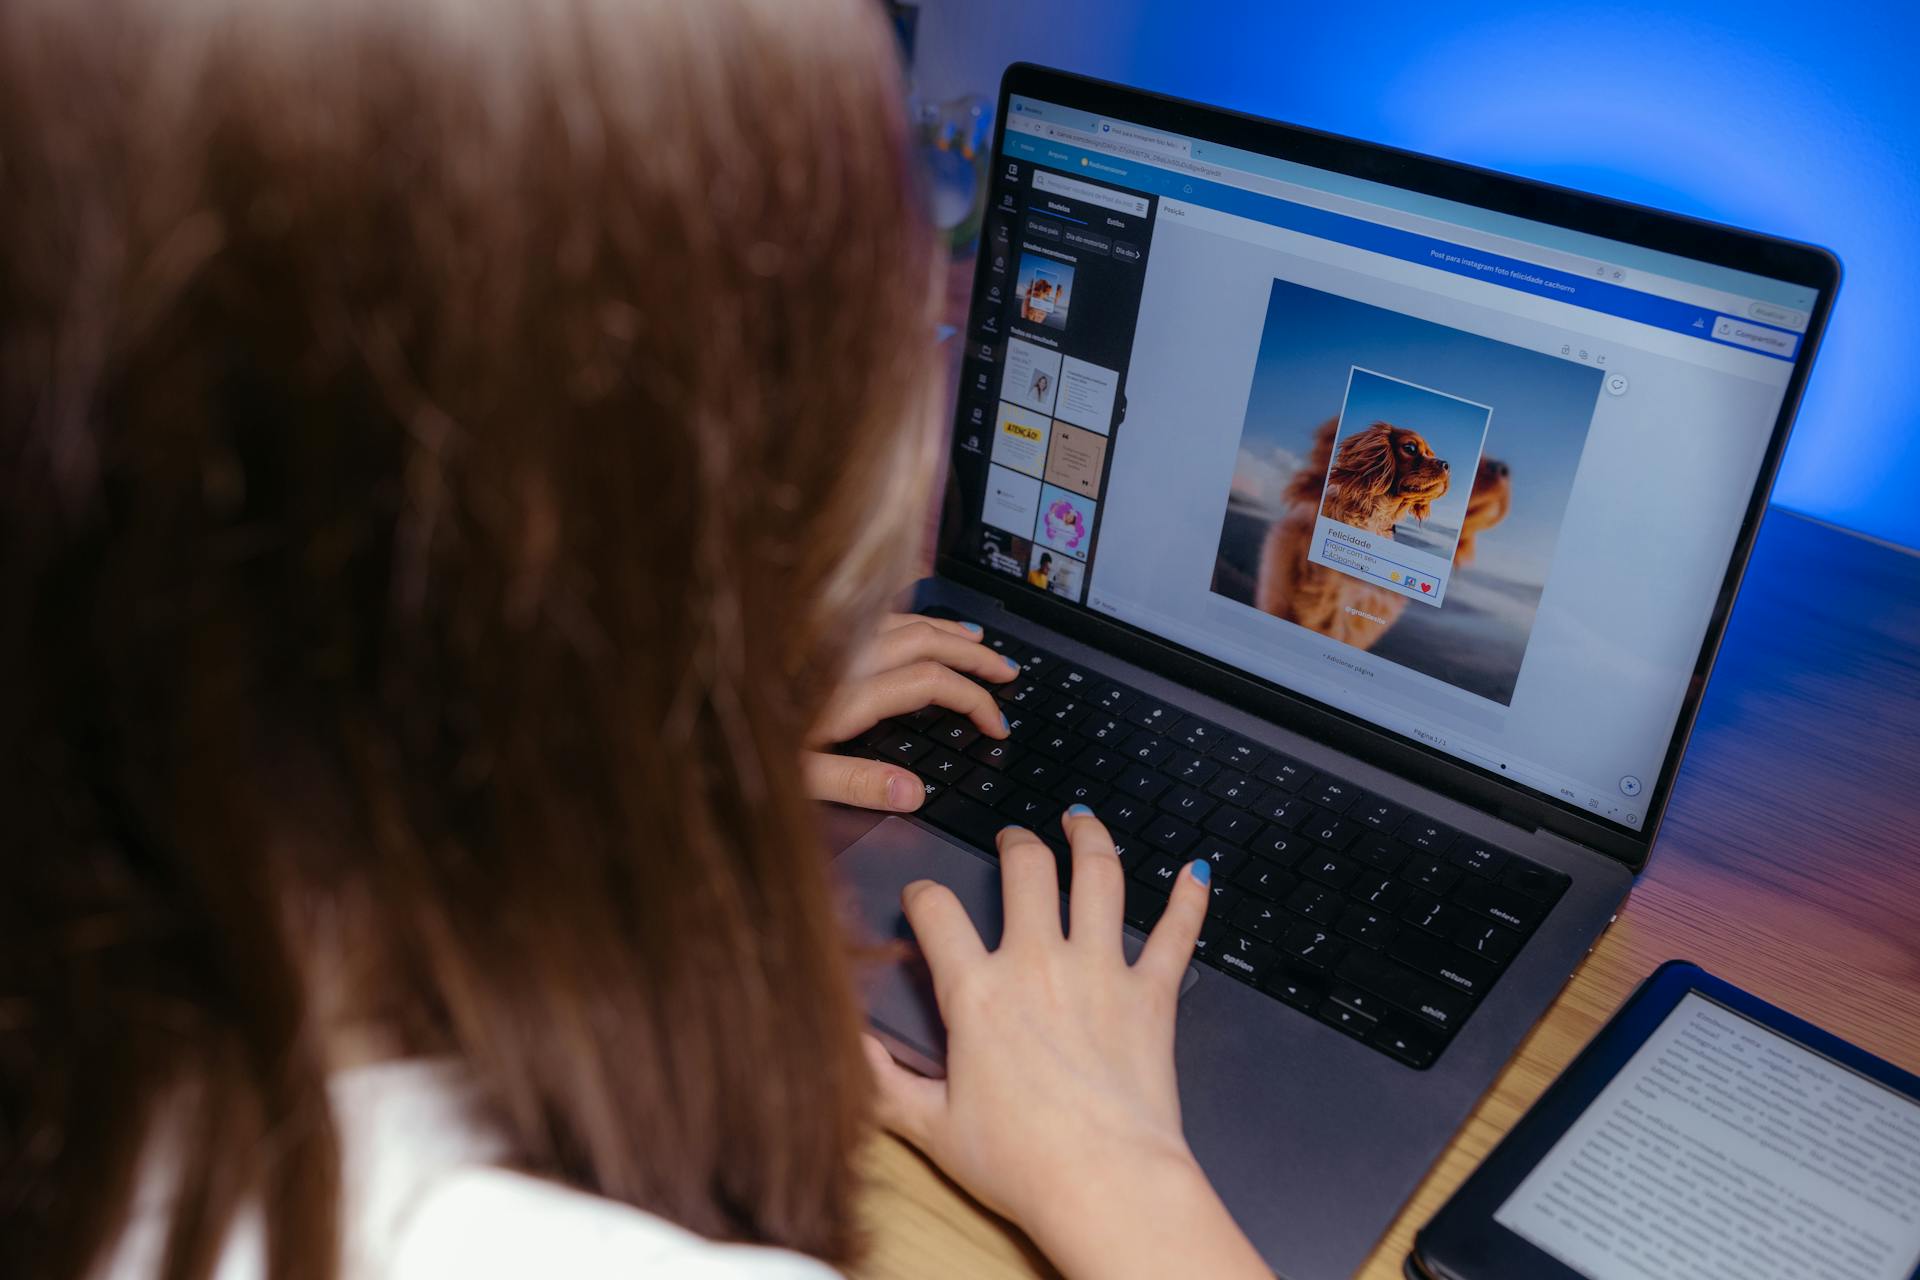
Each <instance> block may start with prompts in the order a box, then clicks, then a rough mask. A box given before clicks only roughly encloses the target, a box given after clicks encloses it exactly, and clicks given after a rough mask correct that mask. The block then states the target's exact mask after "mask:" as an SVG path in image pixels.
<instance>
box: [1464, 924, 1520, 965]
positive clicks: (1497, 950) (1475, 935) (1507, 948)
mask: <svg viewBox="0 0 1920 1280" xmlns="http://www.w3.org/2000/svg"><path fill="white" fill-rule="evenodd" d="M1453 940H1454V942H1455V943H1456V944H1457V945H1459V946H1460V947H1462V948H1464V949H1465V950H1468V951H1471V952H1473V954H1475V955H1477V956H1479V957H1480V958H1481V959H1482V960H1487V961H1491V962H1492V963H1494V964H1501V965H1503V964H1505V963H1506V962H1507V961H1509V960H1511V959H1513V956H1514V953H1515V952H1517V951H1518V950H1520V935H1519V934H1517V933H1515V932H1514V931H1513V930H1511V929H1508V928H1505V927H1503V926H1501V925H1497V924H1489V923H1487V922H1486V921H1485V920H1479V919H1475V918H1474V917H1472V916H1467V917H1466V918H1465V920H1464V921H1463V922H1462V924H1461V925H1460V927H1459V928H1458V929H1456V930H1455V931H1454V935H1453Z"/></svg>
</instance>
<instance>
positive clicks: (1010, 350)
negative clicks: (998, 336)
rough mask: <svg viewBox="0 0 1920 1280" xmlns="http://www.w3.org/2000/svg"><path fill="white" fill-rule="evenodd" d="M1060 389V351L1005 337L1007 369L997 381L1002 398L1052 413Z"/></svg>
mask: <svg viewBox="0 0 1920 1280" xmlns="http://www.w3.org/2000/svg"><path fill="white" fill-rule="evenodd" d="M1059 390H1060V353H1059V352H1058V351H1049V350H1047V349H1046V348H1045V347H1036V346H1035V345H1034V344H1033V343H1031V342H1022V341H1021V340H1020V339H1018V338H1009V339H1007V372H1006V376H1005V378H1004V379H1003V380H1002V381H1001V384H1000V395H1001V397H1002V398H1003V399H1006V400H1011V401H1013V403H1015V404H1017V405H1019V406H1021V407H1022V408H1025V409H1037V410H1039V411H1040V412H1041V413H1052V412H1053V402H1054V397H1055V396H1056V395H1058V394H1059Z"/></svg>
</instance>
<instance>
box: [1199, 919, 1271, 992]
mask: <svg viewBox="0 0 1920 1280" xmlns="http://www.w3.org/2000/svg"><path fill="white" fill-rule="evenodd" d="M1213 962H1214V964H1216V965H1217V966H1219V968H1220V970H1221V971H1222V972H1223V973H1230V974H1232V975H1233V976H1234V977H1236V978H1238V979H1240V980H1241V981H1242V982H1251V983H1253V984H1254V985H1255V986H1259V985H1260V983H1262V982H1263V981H1265V980H1266V978H1267V975H1268V974H1270V973H1272V972H1273V970H1274V968H1275V966H1277V965H1278V964H1279V963H1280V955H1279V953H1278V952H1276V951H1275V950H1274V949H1273V948H1272V947H1270V946H1268V945H1267V944H1265V943H1264V942H1258V941H1255V940H1254V939H1252V938H1249V937H1248V936H1247V935H1246V934H1244V933H1232V932H1229V933H1228V934H1227V936H1226V938H1225V939H1224V940H1223V941H1222V942H1221V944H1220V950H1219V951H1218V952H1217V953H1216V954H1215V955H1214V956H1213Z"/></svg>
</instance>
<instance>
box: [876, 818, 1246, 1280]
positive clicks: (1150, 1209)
mask: <svg viewBox="0 0 1920 1280" xmlns="http://www.w3.org/2000/svg"><path fill="white" fill-rule="evenodd" d="M1062 822H1063V825H1064V827H1065V829H1066V832H1067V837H1068V839H1069V841H1070V842H1071V844H1072V847H1073V893H1072V897H1071V901H1070V904H1069V928H1068V931H1067V933H1066V935H1065V936H1062V933H1061V928H1060V896H1059V882H1058V880H1057V878H1056V872H1055V869H1054V861H1053V855H1052V853H1051V852H1050V851H1049V850H1048V849H1047V847H1046V846H1045V845H1043V844H1042V843H1041V842H1040V840H1039V838H1038V837H1037V836H1035V835H1034V834H1033V833H1032V832H1030V831H1026V830H1023V829H1020V828H1016V827H1009V828H1008V829H1007V830H1005V831H1002V832H1001V833H1000V839H999V846H1000V867H1001V878H1002V883H1003V886H1004V894H1005V898H1006V929H1005V933H1004V935H1003V937H1002V939H1001V942H1000V946H999V949H998V950H995V951H992V952H989V951H987V949H986V948H985V947H984V946H983V945H982V943H981V941H980V935H979V933H978V932H976V931H975V929H974V927H973V923H972V921H970V920H969V919H968V918H967V915H966V912H965V910H964V909H963V908H962V907H961V905H960V903H959V900H958V899H957V898H955V897H954V896H953V894H952V893H951V892H950V891H948V890H947V889H946V888H944V887H942V886H940V885H937V884H933V883H930V882H928V881H917V882H915V883H914V884H911V885H909V886H907V888H906V890H905V892H904V893H903V894H902V895H901V902H902V905H903V906H904V907H905V909H906V913H907V918H908V920H909V921H910V922H911V923H912V925H913V931H914V935H915V937H916V938H917V939H918V940H919V944H920V949H921V951H922V952H923V953H924V954H925V956H926V960H927V965H928V968H929V969H930V970H931V972H932V975H933V983H934V992H935V995H936V997H937V999H938V1000H939V1003H940V1012H941V1016H942V1017H943V1018H944V1019H945V1021H946V1024H947V1078H946V1079H945V1080H944V1081H938V1080H928V1079H924V1078H922V1077H920V1076H918V1075H915V1074H913V1073H912V1072H909V1071H908V1070H906V1069H905V1068H904V1067H901V1066H900V1065H898V1064H897V1063H895V1062H894V1061H893V1060H892V1059H891V1058H890V1057H888V1056H887V1053H886V1050H885V1049H884V1048H882V1047H881V1045H880V1043H879V1042H878V1041H877V1040H874V1039H873V1038H872V1037H868V1039H867V1057H868V1059H869V1061H870V1063H871V1065H872V1067H873V1070H874V1074H875V1077H876V1080H877V1082H878V1085H879V1107H880V1116H881V1120H882V1122H883V1123H885V1124H886V1125H887V1127H888V1128H890V1129H892V1130H894V1131H895V1132H896V1133H898V1134H900V1135H901V1136H902V1137H904V1138H905V1139H906V1140H907V1141H909V1142H911V1143H913V1144H914V1145H915V1146H916V1147H918V1148H920V1150H921V1151H923V1152H925V1153H926V1154H927V1156H928V1157H929V1158H931V1159H932V1160H933V1161H934V1162H935V1163H936V1164H938V1165H939V1166H940V1167H941V1168H942V1169H944V1170H945V1171H946V1172H947V1173H948V1174H949V1175H951V1176H952V1177H953V1178H954V1179H955V1180H956V1181H958V1182H959V1183H960V1184H961V1185H962V1186H964V1187H966V1188H967V1190H969V1191H970V1192H972V1193H973V1194H974V1195H975V1196H977V1197H979V1199H980V1200H981V1201H983V1202H984V1203H985V1204H987V1205H988V1206H989V1207H991V1208H993V1209H994V1210H996V1211H998V1212H1000V1213H1002V1214H1004V1215H1006V1216H1007V1217H1009V1218H1012V1219H1013V1220H1014V1221H1015V1222H1018V1223H1019V1224H1020V1225H1021V1226H1023V1227H1024V1228H1026V1230H1027V1231H1028V1232H1029V1234H1031V1235H1032V1236H1033V1238H1034V1240H1035V1242H1036V1243H1037V1244H1039V1246H1040V1247H1041V1248H1042V1249H1043V1250H1045V1251H1046V1252H1047V1253H1048V1255H1049V1256H1050V1257H1052V1259H1053V1260H1054V1262H1055V1263H1056V1265H1058V1266H1060V1267H1061V1268H1062V1270H1064V1271H1066V1272H1067V1273H1068V1274H1069V1275H1088V1276H1093V1275H1098V1276H1101V1277H1103V1278H1104V1277H1124V1276H1134V1275H1138V1276H1168V1275H1206V1276H1210V1277H1236V1276H1241V1275H1247V1276H1265V1275H1267V1274H1269V1273H1268V1272H1267V1270H1266V1268H1265V1267H1264V1266H1263V1265H1262V1264H1261V1262H1260V1259H1259V1257H1258V1256H1257V1255H1256V1254H1255V1253H1254V1252H1253V1249H1252V1246H1250V1245H1249V1244H1248V1243H1247V1242H1246V1238H1245V1237H1244V1236H1243V1235H1241V1234H1240V1231H1239V1229H1238V1228H1237V1227H1235V1226H1234V1224H1233V1221H1232V1219H1231V1218H1230V1217H1228V1215H1227V1212H1226V1209H1225V1208H1224V1207H1223V1206H1222V1205H1221V1204H1220V1202H1219V1198H1218V1197H1217V1196H1216V1195H1215V1194H1214V1192H1213V1189H1212V1187H1211V1186H1210V1185H1208V1183H1207V1181H1206V1178H1205V1176H1204V1175H1203V1174H1202V1173H1201V1172H1200V1169H1199V1166H1198V1165H1197V1164H1196V1163H1195V1162H1194V1159H1193V1156H1192V1154H1191V1153H1190V1152H1189V1151H1188V1149H1187V1143H1186V1138H1185V1136H1184V1135H1183V1133H1182V1132H1181V1127H1180V1098H1179V1092H1178V1090H1177V1088H1176V1086H1175V1080H1174V1068H1173V1025H1174V1011H1175V1007H1176V1005H1177V1003H1178V1000H1179V993H1180V980H1181V977H1182V976H1183V974H1184V973H1185V971H1186V967H1187V963H1188V961H1189V959H1190V958H1191V957H1192V954H1193V945H1194V940H1195V939H1196V938H1197V937H1198V936H1199V933H1200V926H1201V923H1202V921H1203V920H1204V919H1205V917H1206V912H1207V902H1208V900H1209V896H1210V895H1209V893H1208V889H1207V882H1206V878H1205V877H1206V876H1207V875H1208V872H1209V870H1210V868H1209V867H1208V864H1207V863H1205V862H1196V863H1194V864H1193V865H1192V866H1191V867H1190V868H1188V869H1187V870H1186V871H1185V872H1184V873H1182V874H1181V876H1180V877H1179V880H1178V883H1176V884H1175V886H1174V889H1173V895H1172V899H1171V901H1170V902H1169V904H1168V906H1167V910H1166V913H1165V914H1164V915H1163V916H1162V917H1161V919H1160V922H1159V924H1158V925H1157V926H1155V928H1154V930H1153V934H1152V936H1151V937H1149V938H1148V940H1147V945H1146V947H1145V949H1144V950H1143V951H1142V952H1141V953H1140V957H1139V959H1138V960H1137V961H1135V962H1134V964H1132V965H1131V966H1129V965H1128V964H1127V962H1126V959H1125V957H1124V956H1123V955H1122V953H1121V949H1120V930H1121V913H1122V899H1123V897H1124V893H1125V880H1124V876H1123V872H1122V869H1121V866H1120V860H1119V859H1118V858H1117V857H1116V856H1115V854H1114V847H1113V840H1112V838H1111V837H1110V836H1109V835H1108V834H1107V830H1106V828H1105V827H1104V826H1102V825H1101V823H1100V822H1099V820H1098V819H1096V818H1094V817H1093V816H1092V814H1091V813H1089V812H1088V811H1087V810H1086V809H1085V808H1084V807H1082V806H1079V805H1076V806H1074V808H1073V809H1071V810H1069V811H1068V812H1067V814H1066V816H1065V817H1064V818H1063V819H1062Z"/></svg>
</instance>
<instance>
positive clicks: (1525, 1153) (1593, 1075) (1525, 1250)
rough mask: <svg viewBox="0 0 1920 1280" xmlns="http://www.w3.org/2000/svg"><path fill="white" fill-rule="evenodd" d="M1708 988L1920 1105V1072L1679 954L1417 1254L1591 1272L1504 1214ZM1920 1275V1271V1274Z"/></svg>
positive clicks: (1562, 1272) (1541, 1273)
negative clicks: (1505, 1222) (1633, 1061)
mask: <svg viewBox="0 0 1920 1280" xmlns="http://www.w3.org/2000/svg"><path fill="white" fill-rule="evenodd" d="M1689 994H1698V995H1701V996H1704V997H1706V998H1707V999H1708V1000H1711V1001H1713V1002H1714V1003H1715V1004H1718V1005H1721V1006H1723V1007H1724V1008H1726V1009H1728V1010H1731V1011H1732V1012H1734V1013H1736V1014H1739V1015H1741V1016H1743V1017H1746V1018H1750V1019H1752V1020H1753V1021H1754V1022H1756V1023H1758V1024H1760V1025H1761V1026H1762V1027H1764V1028H1766V1029H1767V1030H1768V1031H1771V1032H1773V1033H1774V1034H1776V1035H1779V1036H1781V1037H1783V1038H1785V1039H1787V1040H1790V1041H1792V1042H1793V1043H1795V1044H1797V1045H1799V1046H1800V1047H1802V1048H1804V1049H1806V1050H1808V1051H1810V1052H1812V1053H1815V1054H1818V1055H1819V1056H1820V1057H1823V1058H1826V1059H1828V1060H1829V1061H1831V1062H1833V1063H1834V1064H1835V1065H1837V1066H1839V1067H1841V1068H1843V1069H1845V1070H1848V1071H1851V1072H1853V1073H1855V1074H1856V1075H1859V1076H1862V1077H1864V1078H1866V1079H1868V1080H1870V1081H1872V1082H1873V1083H1875V1084H1878V1085H1881V1086H1883V1087H1885V1088H1887V1089H1889V1090H1891V1091H1893V1092H1894V1093H1897V1094H1899V1095H1901V1096H1902V1097H1905V1098H1908V1099H1911V1100H1912V1101H1914V1102H1917V1103H1920V1076H1913V1075H1910V1074H1908V1073H1907V1072H1905V1071H1902V1070H1901V1069H1900V1068H1899V1067H1896V1066H1894V1065H1893V1064H1892V1063H1890V1062H1887V1061H1884V1060H1883V1059H1880V1058H1876V1057H1874V1056H1873V1055H1872V1054H1870V1053H1868V1052H1867V1051H1866V1050H1864V1049H1862V1048H1860V1047H1859V1046H1858V1045H1854V1044H1849V1043H1848V1042H1847V1041H1845V1040H1842V1039H1840V1038H1839V1037H1838V1036H1836V1035H1834V1034H1832V1033H1831V1032H1827V1031H1822V1030H1821V1029H1820V1028H1819V1027H1816V1026H1814V1025H1813V1024H1812V1023H1810V1022H1806V1021H1803V1020H1802V1019H1799V1018H1796V1017H1794V1016H1793V1015H1792V1014H1790V1013H1788V1012H1786V1011H1785V1010H1783V1009H1780V1008H1777V1007H1775V1006H1773V1005H1770V1004H1768V1003H1767V1002H1766V1001H1764V1000H1762V999H1760V998H1759V997H1758V996H1755V995H1752V994H1750V993H1748V992H1746V991H1742V990H1741V989H1740V988H1738V987H1736V986H1734V985H1733V984H1732V983H1730V982H1726V981H1724V980H1722V979H1720V978H1716V977H1714V976H1713V975H1712V974H1710V973H1708V972H1707V971H1706V970H1704V969H1702V968H1700V967H1699V966H1698V965H1695V964H1692V963H1690V962H1688V961H1685V960H1669V961H1667V962H1666V963H1665V964H1663V965H1661V966H1660V967H1659V968H1658V969H1656V970H1654V971H1653V973H1652V974H1651V975H1650V976H1649V977H1648V978H1647V980H1646V981H1645V982H1643V983H1642V984H1641V985H1640V989H1639V990H1637V991H1635V992H1634V993H1633V995H1632V996H1630V997H1628V999H1627V1002H1626V1003H1625V1004H1624V1005H1622V1006H1621V1008H1620V1011H1619V1012H1618V1013H1616V1014H1614V1015H1613V1017H1612V1019H1611V1020H1609V1021H1608V1023H1607V1025H1606V1026H1604V1027H1602V1028H1601V1029H1600V1034H1599V1035H1597V1036H1595V1037H1594V1038H1593V1039H1592V1040H1591V1041H1590V1042H1588V1044H1587V1047H1586V1048H1584V1049H1582V1050H1581V1051H1580V1055H1579V1056H1578V1057H1577V1058H1575V1059H1574V1060H1573V1064H1572V1065H1571V1066H1569V1067H1568V1068H1567V1069H1566V1071H1564V1072H1563V1073H1562V1074H1561V1075H1560V1077H1559V1079H1557V1080H1555V1081H1554V1082H1553V1084H1552V1085H1550V1086H1549V1087H1548V1088H1547V1091H1546V1093H1544V1094H1543V1095H1541V1098H1540V1100H1539V1101H1538V1102H1536V1103H1534V1104H1533V1106H1532V1108H1531V1109H1529V1110H1528V1111H1527V1113H1526V1114H1525V1115H1524V1116H1522V1117H1521V1118H1520V1122H1519V1123H1518V1124H1516V1125H1515V1126H1514V1127H1513V1129H1512V1130H1511V1131H1509V1132H1508V1134H1507V1136H1506V1137H1505V1138H1502V1139H1501V1141H1500V1145H1499V1146H1497V1147H1495V1148H1494V1149H1493V1152H1492V1154H1490V1155H1489V1156H1487V1158H1486V1159H1485V1160H1484V1161H1482V1162H1481V1164H1480V1167H1479V1168H1477V1169H1475V1170H1474V1171H1473V1173H1472V1174H1471V1175H1470V1176H1469V1177H1468V1178H1467V1180H1466V1182H1464V1183H1462V1184H1461V1186H1460V1189H1459V1190H1457V1191H1455V1192H1454V1193H1453V1196H1452V1198H1451V1199H1449V1200H1448V1201H1447V1203H1446V1204H1445V1205H1443V1206H1441V1209H1440V1212H1439V1213H1437V1214H1435V1215H1434V1217H1433V1220H1432V1221H1431V1222H1429V1223H1428V1224H1427V1225H1426V1226H1424V1227H1422V1228H1421V1229H1420V1231H1419V1234H1418V1235H1417V1236H1416V1237H1415V1239H1414V1256H1415V1257H1416V1258H1417V1260H1418V1261H1419V1264H1420V1266H1421V1267H1422V1268H1423V1269H1424V1270H1426V1271H1427V1272H1429V1273H1430V1274H1433V1275H1436V1276H1456V1275H1473V1276H1526V1277H1528V1278H1529V1280H1536V1278H1537V1280H1588V1277H1586V1276H1584V1275H1582V1274H1581V1273H1580V1272H1578V1271H1575V1270H1573V1269H1572V1268H1570V1267H1569V1266H1567V1264H1565V1263H1563V1262H1561V1261H1560V1260H1559V1259H1558V1258H1555V1257H1553V1256H1552V1255H1551V1254H1548V1253H1546V1252H1545V1251H1544V1250H1542V1249H1540V1248H1539V1247H1538V1246H1537V1245H1535V1244H1533V1243H1532V1242H1530V1241H1528V1240H1526V1239H1524V1238H1522V1237H1521V1236H1519V1235H1517V1234H1515V1233H1514V1232H1513V1231H1511V1230H1509V1229H1508V1228H1506V1227H1504V1226H1502V1225H1500V1224H1499V1223H1498V1222H1495V1221H1494V1217H1493V1215H1494V1214H1495V1213H1497V1212H1498V1211H1499V1209H1500V1206H1501V1205H1503V1204H1505V1203H1506V1202H1507V1199H1508V1197H1510V1196H1511V1195H1512V1194H1513V1193H1514V1191H1516V1190H1517V1189H1518V1188H1519V1186H1520V1183H1521V1182H1522V1181H1523V1180H1524V1179H1525V1178H1526V1176H1527V1174H1529V1173H1530V1172H1532V1170H1533V1168H1534V1166H1535V1165H1537V1164H1539V1163H1540V1161H1541V1160H1542V1159H1544V1158H1545V1156H1546V1154H1547V1152H1549V1151H1551V1150H1552V1149H1553V1145H1554V1144H1555V1143H1556V1142H1558V1141H1559V1140H1560V1139H1561V1138H1562V1137H1563V1136H1565V1134H1566V1132H1567V1130H1568V1129H1570V1128H1572V1127H1573V1124H1574V1122H1575V1121H1577V1120H1578V1119H1579V1118H1580V1116H1581V1115H1582V1114H1583V1113H1584V1112H1585V1111H1586V1109H1587V1108H1588V1107H1589V1106H1591V1105H1592V1104H1593V1101H1594V1099H1596V1098H1598V1097H1599V1096H1600V1092H1601V1090H1603V1089H1605V1088H1606V1087H1607V1085H1608V1083H1609V1082H1611V1081H1612V1080H1613V1078H1614V1076H1616V1075H1617V1074H1619V1072H1620V1069H1621V1068H1622V1067H1624V1066H1625V1065H1626V1063H1627V1060H1628V1059H1629V1058H1631V1057H1632V1056H1633V1055H1634V1054H1635V1053H1636V1052H1638V1051H1639V1049H1640V1046H1642V1045H1643V1044H1645V1043H1646V1042H1647V1038H1648V1037H1649V1036H1651V1035H1652V1034H1653V1033H1654V1031H1655V1030H1656V1029H1657V1028H1658V1027H1659V1026H1660V1024H1661V1023H1662V1022H1664V1021H1665V1020H1666V1018H1667V1015H1669V1014H1671V1013H1672V1012H1673V1011H1674V1009H1675V1008H1676V1007H1677V1006H1678V1005H1679V1003H1680V1001H1681V1000H1682V999H1684V998H1685V997H1686V996H1687V995H1689ZM1914 1276H1915V1280H1920V1270H1916V1271H1915V1273H1914Z"/></svg>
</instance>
